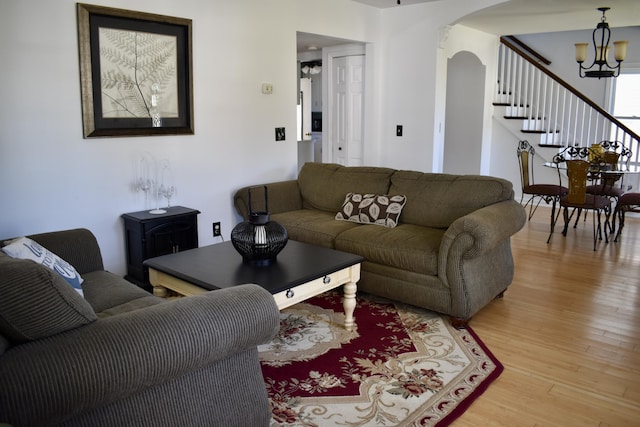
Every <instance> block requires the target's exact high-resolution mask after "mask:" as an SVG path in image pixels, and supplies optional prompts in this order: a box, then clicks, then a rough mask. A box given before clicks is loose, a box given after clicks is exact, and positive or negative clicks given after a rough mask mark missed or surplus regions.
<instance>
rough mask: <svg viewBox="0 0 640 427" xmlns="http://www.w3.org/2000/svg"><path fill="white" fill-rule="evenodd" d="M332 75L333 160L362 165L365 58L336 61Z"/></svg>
mask: <svg viewBox="0 0 640 427" xmlns="http://www.w3.org/2000/svg"><path fill="white" fill-rule="evenodd" d="M331 73H332V87H331V88H330V90H331V91H332V94H331V99H332V105H331V108H330V114H331V123H330V132H331V138H330V140H331V141H332V147H331V153H332V157H331V160H332V161H333V162H334V163H338V164H341V165H345V166H361V165H362V152H363V143H364V142H363V138H362V132H363V129H362V115H363V108H364V96H363V94H364V55H353V56H342V57H337V58H335V59H334V60H333V66H332V70H331Z"/></svg>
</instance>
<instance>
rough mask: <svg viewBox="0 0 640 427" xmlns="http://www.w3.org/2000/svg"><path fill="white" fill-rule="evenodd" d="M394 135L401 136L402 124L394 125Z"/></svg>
mask: <svg viewBox="0 0 640 427" xmlns="http://www.w3.org/2000/svg"><path fill="white" fill-rule="evenodd" d="M396 136H402V125H396Z"/></svg>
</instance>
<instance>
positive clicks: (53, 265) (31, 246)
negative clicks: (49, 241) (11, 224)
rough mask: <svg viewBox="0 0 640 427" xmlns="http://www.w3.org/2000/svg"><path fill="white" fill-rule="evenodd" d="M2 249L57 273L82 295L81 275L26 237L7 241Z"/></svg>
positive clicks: (65, 262)
mask: <svg viewBox="0 0 640 427" xmlns="http://www.w3.org/2000/svg"><path fill="white" fill-rule="evenodd" d="M2 251H3V252H4V253H6V254H7V255H9V256H11V257H13V258H20V259H30V260H32V261H34V262H36V263H38V264H42V265H44V266H45V267H47V268H50V269H51V270H53V271H55V272H56V273H57V274H59V275H60V276H61V277H62V278H63V279H64V280H65V281H66V282H67V283H69V284H70V285H71V286H72V287H73V289H74V290H75V291H76V292H78V293H79V294H80V295H82V286H81V285H82V281H83V279H82V277H80V274H78V272H77V271H76V269H75V268H74V267H73V266H72V265H71V264H69V263H68V262H67V261H65V260H63V259H62V258H60V257H59V256H58V255H56V254H54V253H53V252H51V251H50V250H49V249H47V248H45V247H43V246H42V245H41V244H40V243H38V242H35V241H33V240H31V239H30V238H28V237H19V238H17V239H14V240H12V241H11V242H9V243H8V244H7V245H6V246H5V247H3V248H2Z"/></svg>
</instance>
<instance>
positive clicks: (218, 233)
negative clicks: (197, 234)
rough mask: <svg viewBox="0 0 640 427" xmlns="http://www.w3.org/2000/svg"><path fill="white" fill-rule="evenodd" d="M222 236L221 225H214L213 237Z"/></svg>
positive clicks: (215, 223)
mask: <svg viewBox="0 0 640 427" xmlns="http://www.w3.org/2000/svg"><path fill="white" fill-rule="evenodd" d="M221 235H222V230H221V229H220V223H219V222H214V223H213V237H218V236H221Z"/></svg>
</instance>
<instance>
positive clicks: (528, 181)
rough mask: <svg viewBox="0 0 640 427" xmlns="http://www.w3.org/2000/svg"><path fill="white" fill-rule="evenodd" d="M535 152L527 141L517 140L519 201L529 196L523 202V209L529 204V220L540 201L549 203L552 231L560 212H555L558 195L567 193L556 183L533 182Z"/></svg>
mask: <svg viewBox="0 0 640 427" xmlns="http://www.w3.org/2000/svg"><path fill="white" fill-rule="evenodd" d="M535 154H536V150H535V148H533V146H531V144H529V142H528V141H526V140H523V141H519V142H518V148H517V155H518V160H519V161H518V165H519V166H520V181H521V184H522V196H521V197H520V203H522V201H523V200H524V197H525V195H527V196H529V198H528V199H527V201H526V203H525V204H524V207H525V209H526V208H527V206H529V220H530V219H531V217H532V216H533V214H534V213H535V211H536V209H538V206H539V205H540V202H542V201H544V202H545V203H547V204H551V232H553V228H554V225H555V222H556V220H557V219H558V215H559V214H560V210H558V213H557V214H556V207H557V206H558V203H559V201H560V196H562V195H563V194H566V193H567V188H566V187H564V186H562V185H557V184H537V183H535V181H534V176H533V170H534V158H535ZM536 201H537V203H536Z"/></svg>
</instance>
